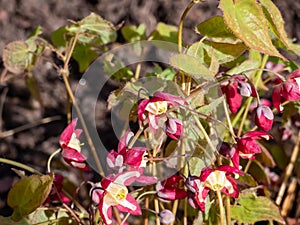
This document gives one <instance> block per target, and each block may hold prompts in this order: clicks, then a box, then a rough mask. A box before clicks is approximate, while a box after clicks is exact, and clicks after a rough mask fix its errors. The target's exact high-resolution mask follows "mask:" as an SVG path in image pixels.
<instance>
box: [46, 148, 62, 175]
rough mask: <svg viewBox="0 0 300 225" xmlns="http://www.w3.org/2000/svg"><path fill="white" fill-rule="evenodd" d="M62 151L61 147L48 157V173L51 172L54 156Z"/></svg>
mask: <svg viewBox="0 0 300 225" xmlns="http://www.w3.org/2000/svg"><path fill="white" fill-rule="evenodd" d="M60 151H61V149H60V148H59V149H57V150H56V151H55V152H53V153H52V154H51V155H50V157H49V159H48V162H47V171H48V173H51V167H50V166H51V161H52V159H53V158H54V156H55V155H57V154H58V153H60Z"/></svg>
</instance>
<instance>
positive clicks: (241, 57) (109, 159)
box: [1, 0, 300, 225]
mask: <svg viewBox="0 0 300 225" xmlns="http://www.w3.org/2000/svg"><path fill="white" fill-rule="evenodd" d="M196 4H205V3H203V2H202V1H199V0H193V1H191V2H190V3H189V5H188V6H187V8H186V9H185V10H184V12H183V14H182V17H181V19H180V21H179V26H178V27H176V26H171V25H168V24H164V23H159V24H158V25H157V27H156V29H155V30H154V31H152V32H151V33H150V35H146V27H145V26H144V25H143V24H141V25H139V26H123V25H120V26H119V27H118V28H116V27H115V26H114V25H113V24H112V23H110V22H109V21H107V20H104V19H103V18H101V17H100V16H99V15H97V14H95V13H92V14H90V15H89V16H87V17H86V18H84V19H82V20H80V21H71V25H68V26H65V27H62V28H59V29H58V30H56V31H54V32H53V33H52V42H49V41H47V40H45V39H43V38H42V37H41V34H42V30H41V28H37V30H36V31H35V32H33V34H32V35H31V36H30V37H29V38H28V39H27V40H25V41H15V42H11V43H9V44H8V45H7V46H6V48H5V50H4V53H3V61H4V65H5V68H6V72H7V73H6V74H5V76H3V77H2V79H3V80H6V81H8V80H9V79H12V78H15V77H19V78H24V79H25V81H26V83H27V85H28V88H29V90H30V91H31V93H32V95H33V97H34V98H35V99H36V100H37V101H39V102H40V104H41V105H43V100H42V98H41V97H40V95H39V91H38V86H37V82H36V81H35V76H36V75H35V74H34V73H33V68H34V66H35V64H36V62H37V60H47V61H50V62H51V63H52V64H53V66H54V67H55V68H56V69H57V71H58V72H59V74H60V75H61V77H62V78H63V81H64V84H65V87H66V91H67V95H68V99H67V102H71V103H72V105H73V108H74V109H75V111H76V113H77V115H78V118H73V120H72V119H71V105H70V104H69V103H66V104H67V105H68V107H67V108H68V111H67V113H66V114H67V117H68V121H69V125H68V126H67V127H66V128H65V130H64V131H62V133H61V136H60V138H58V143H59V144H60V148H59V149H58V150H57V151H56V152H54V153H53V154H52V155H51V156H50V157H49V160H48V164H47V172H46V173H42V172H39V171H36V170H35V169H33V168H31V167H29V166H27V165H23V164H21V163H18V162H14V161H11V160H7V159H3V158H1V162H2V163H8V164H11V165H14V166H17V167H20V168H21V169H22V170H26V171H28V172H30V173H32V174H33V175H31V176H25V175H23V174H21V173H20V175H21V177H20V180H19V181H18V182H17V183H16V184H15V185H14V186H13V187H12V188H11V190H10V192H9V195H8V205H9V206H10V207H12V208H13V210H14V211H13V214H12V215H11V216H10V217H1V221H3V222H2V223H3V224H108V225H109V224H126V223H131V222H132V223H135V224H136V223H139V224H150V223H151V224H154V223H155V224H156V225H158V224H221V225H224V224H227V225H229V224H234V223H238V224H253V223H255V222H258V221H268V222H266V223H268V224H274V221H276V223H278V224H285V220H284V218H283V216H282V215H281V213H280V205H281V201H282V196H283V193H284V191H285V187H286V182H287V179H288V177H289V176H290V175H291V171H290V172H287V173H285V174H284V177H285V178H284V180H283V185H281V187H280V191H279V193H278V196H277V199H276V201H275V200H274V199H273V198H271V197H270V192H269V191H268V189H267V184H268V183H270V182H271V181H270V178H269V175H268V174H267V172H266V170H265V169H264V168H266V167H273V166H275V165H276V163H278V161H276V158H275V156H276V153H274V151H273V150H272V145H271V144H270V143H268V141H269V140H271V139H273V141H275V142H276V141H278V142H279V141H281V140H276V139H275V138H273V135H272V134H271V133H272V129H274V124H275V118H283V120H282V122H281V126H283V127H284V126H286V125H287V124H288V123H290V122H289V121H291V120H292V119H294V118H293V117H294V116H295V115H298V114H299V112H300V111H299V110H300V107H299V106H300V104H299V100H300V69H298V67H299V66H298V65H297V64H296V63H295V62H293V61H292V60H289V59H288V57H287V56H284V55H285V54H284V53H283V52H285V51H286V52H289V53H292V54H295V55H298V56H299V55H300V47H299V45H297V44H295V43H293V41H292V39H289V38H288V37H287V35H286V32H285V30H284V21H283V19H282V16H281V14H280V11H279V10H278V8H277V7H276V6H275V5H274V4H273V3H272V1H271V0H259V1H256V0H235V1H233V0H220V2H219V8H220V10H221V11H222V16H219V15H218V16H214V17H212V18H209V19H207V20H205V21H203V22H201V23H200V24H198V25H197V26H196V27H195V31H196V33H198V34H199V41H197V42H195V43H191V44H185V43H183V40H182V30H183V29H182V28H183V25H184V20H185V17H186V15H187V14H188V12H189V10H190V9H191V8H192V7H193V6H194V5H196ZM117 29H121V35H122V36H123V37H124V39H125V40H126V41H127V42H128V43H133V46H134V50H135V51H136V52H137V53H138V54H139V53H141V52H142V51H143V47H142V45H141V44H140V41H143V40H146V41H147V40H161V41H165V42H172V43H176V44H177V46H178V53H176V54H173V55H172V56H171V57H170V59H169V64H170V66H168V67H166V68H163V67H161V66H159V65H158V64H156V66H155V68H154V70H153V72H151V73H148V74H145V75H144V76H143V75H142V74H141V67H142V66H143V65H142V63H138V64H137V65H136V68H135V70H134V69H131V68H129V67H126V66H124V63H123V62H122V60H121V59H119V58H117V57H114V58H110V59H105V60H104V61H103V64H104V66H105V69H106V70H107V71H114V73H113V76H112V77H111V79H114V80H116V81H118V82H119V84H120V85H121V86H122V87H123V88H120V89H119V90H117V91H115V92H113V93H111V95H110V97H109V99H108V106H109V108H113V107H115V106H117V105H118V104H121V103H122V102H123V101H124V96H122V93H123V94H124V90H125V92H128V93H130V95H126V96H125V98H126V97H128V96H129V98H131V99H132V100H133V101H134V102H135V104H134V106H133V107H132V110H131V111H130V118H131V119H130V120H131V122H133V123H135V124H137V125H138V129H131V130H130V128H128V129H127V130H125V131H124V132H123V135H122V137H121V138H120V140H119V144H118V149H116V150H111V151H109V152H108V153H107V156H106V165H102V164H101V162H100V159H99V156H98V153H97V151H99V149H97V146H94V143H93V141H92V139H91V138H90V134H89V131H88V129H87V127H86V123H85V120H84V117H83V115H82V113H81V111H80V107H79V105H78V102H77V99H76V98H75V96H74V93H73V90H72V89H71V86H70V82H69V77H70V76H72V74H70V71H69V63H70V59H71V57H72V58H74V59H75V60H76V61H77V63H78V64H79V70H80V71H81V72H84V71H85V70H86V69H87V68H88V67H89V65H90V64H91V62H93V61H94V60H95V59H96V58H98V56H99V55H100V54H102V53H103V52H106V51H108V50H110V45H108V44H109V43H113V42H115V41H116V38H117ZM192 32H193V31H192ZM279 49H280V51H279ZM47 51H51V52H52V53H53V54H54V55H55V56H56V57H57V58H58V59H59V60H61V61H62V63H63V66H62V67H60V66H57V65H56V64H55V62H53V61H52V60H51V59H49V58H47V57H46V56H45V54H44V53H45V52H47ZM120 67H122V69H121V70H115V68H120ZM140 77H150V78H151V77H156V78H159V79H160V80H162V84H164V87H168V86H169V83H168V82H172V83H175V84H176V85H177V87H178V90H177V91H176V93H175V92H174V91H173V92H171V91H168V89H167V88H161V87H155V88H152V89H151V90H150V89H149V88H148V89H147V87H145V86H143V82H141V83H137V81H138V79H139V78H140ZM3 80H2V81H3ZM210 82H214V84H213V86H217V87H219V92H220V93H221V94H220V95H219V96H218V97H217V98H215V99H211V96H210V93H209V89H210V87H211V86H208V88H206V89H205V85H207V84H209V83H210ZM121 89H122V91H123V92H122V91H121ZM204 89H205V90H204ZM203 90H204V91H203ZM220 108H222V110H223V111H224V116H225V122H222V121H220V120H219V117H218V112H219V109H220ZM298 119H299V118H298ZM77 122H80V124H81V126H82V129H77V128H76V125H77ZM216 123H217V124H219V125H221V126H222V127H223V130H224V134H223V135H222V136H221V137H222V140H221V141H220V140H219V139H218V138H214V137H215V136H216V135H217V134H218V130H217V129H218V128H217V129H216V128H214V126H215V124H216ZM294 130H295V131H296V132H295V133H292V131H290V133H289V137H290V138H291V139H292V140H294V146H295V147H294V150H293V154H292V158H291V162H290V164H289V167H292V168H293V166H294V164H295V160H296V157H297V154H298V151H299V142H300V133H299V128H296V129H294ZM81 133H83V134H84V135H85V136H86V140H87V143H85V144H86V145H87V146H89V148H90V152H91V156H89V157H93V159H94V161H95V162H96V165H97V170H98V171H97V172H99V174H100V175H101V180H99V181H96V182H94V183H93V182H91V181H84V185H86V184H87V186H88V188H89V191H88V192H87V193H88V195H87V196H86V198H88V199H90V207H87V206H85V205H83V204H82V203H81V202H80V199H77V197H76V193H68V192H67V191H66V190H65V189H64V187H63V180H64V179H67V178H66V177H65V178H64V177H62V176H61V175H60V174H56V173H54V172H53V168H52V167H51V161H52V159H53V157H55V156H56V157H57V155H59V156H60V157H61V158H62V159H63V160H64V161H65V162H66V163H67V164H68V165H69V166H71V167H74V168H76V169H78V170H82V171H83V172H84V171H87V170H90V168H89V165H88V163H87V161H86V160H87V156H86V155H85V154H84V152H83V151H82V149H83V148H85V146H86V145H83V143H81V141H80V139H81V138H80V135H81ZM285 138H286V137H285ZM137 142H143V143H145V146H143V147H141V146H139V145H136V143H137ZM281 151H283V150H281ZM273 158H275V160H274V159H273ZM277 160H278V159H277ZM158 162H164V163H165V165H166V167H169V168H171V169H173V170H174V172H173V174H170V175H169V176H168V177H165V178H164V179H162V178H161V176H159V174H160V173H163V171H160V170H159V168H158V167H156V165H157V164H158ZM45 167H46V165H45ZM104 167H106V168H107V171H108V173H104V169H103V168H104ZM137 183H139V184H143V185H142V186H136V184H137ZM129 216H130V217H129Z"/></svg>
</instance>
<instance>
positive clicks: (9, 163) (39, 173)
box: [0, 158, 43, 175]
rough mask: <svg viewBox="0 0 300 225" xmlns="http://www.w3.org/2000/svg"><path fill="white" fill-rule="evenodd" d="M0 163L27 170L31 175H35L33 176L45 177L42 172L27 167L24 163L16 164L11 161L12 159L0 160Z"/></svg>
mask: <svg viewBox="0 0 300 225" xmlns="http://www.w3.org/2000/svg"><path fill="white" fill-rule="evenodd" d="M0 163H5V164H8V165H12V166H15V167H18V168H20V169H23V170H26V171H28V172H30V173H33V174H38V175H43V174H42V173H41V172H40V171H38V170H36V169H34V168H32V167H30V166H27V165H25V164H23V163H19V162H15V161H13V160H10V159H4V158H0Z"/></svg>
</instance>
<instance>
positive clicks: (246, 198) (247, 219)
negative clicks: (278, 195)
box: [230, 194, 285, 224]
mask: <svg viewBox="0 0 300 225" xmlns="http://www.w3.org/2000/svg"><path fill="white" fill-rule="evenodd" d="M237 204H238V205H231V206H230V211H231V216H232V218H233V219H236V220H237V221H238V222H240V223H250V224H253V223H255V222H258V221H264V220H274V221H277V222H279V223H282V224H285V221H284V219H283V218H282V216H281V215H280V211H279V208H278V207H277V206H276V205H275V204H274V203H273V202H272V201H271V200H270V199H268V198H266V197H262V196H260V197H257V196H255V195H254V194H241V195H240V197H239V198H238V199H237Z"/></svg>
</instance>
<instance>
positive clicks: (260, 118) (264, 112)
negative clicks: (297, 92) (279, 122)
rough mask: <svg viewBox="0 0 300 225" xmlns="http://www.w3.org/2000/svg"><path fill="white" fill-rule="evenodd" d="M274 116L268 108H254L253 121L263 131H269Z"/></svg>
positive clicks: (261, 106)
mask: <svg viewBox="0 0 300 225" xmlns="http://www.w3.org/2000/svg"><path fill="white" fill-rule="evenodd" d="M273 120H274V114H273V112H272V110H271V109H270V108H269V107H268V106H264V105H260V106H258V107H257V108H256V111H255V115H254V121H255V124H256V126H258V127H259V128H260V129H261V130H263V131H269V130H271V128H272V125H273Z"/></svg>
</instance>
